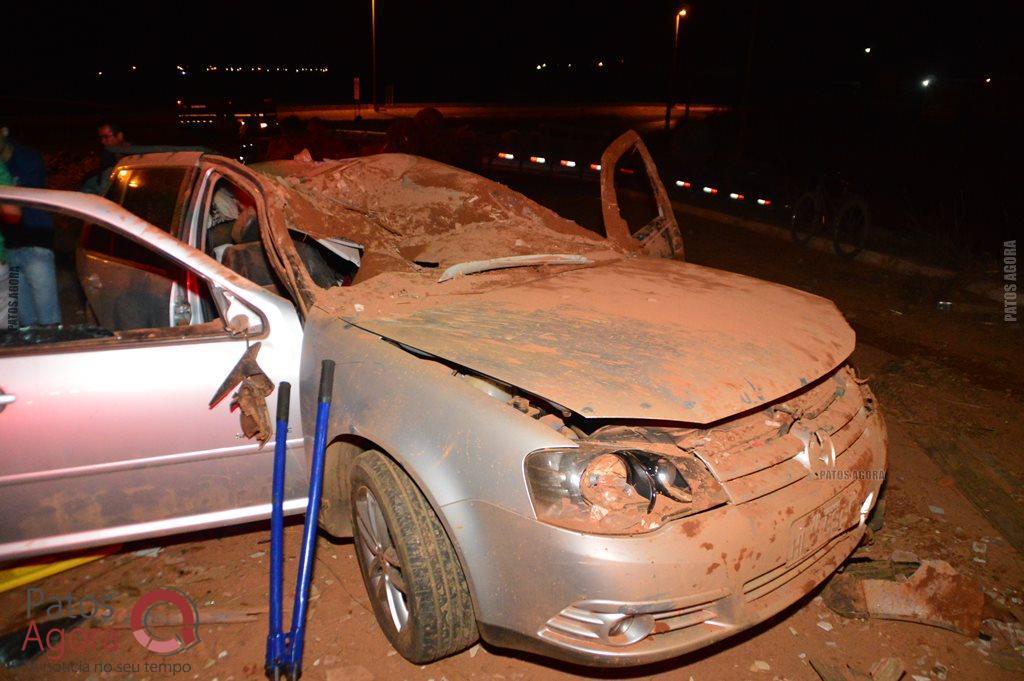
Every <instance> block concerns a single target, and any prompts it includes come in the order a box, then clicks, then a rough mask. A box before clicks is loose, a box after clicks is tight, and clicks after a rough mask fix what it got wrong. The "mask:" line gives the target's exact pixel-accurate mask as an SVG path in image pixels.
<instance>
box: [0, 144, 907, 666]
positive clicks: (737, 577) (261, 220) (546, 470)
mask: <svg viewBox="0 0 1024 681" xmlns="http://www.w3.org/2000/svg"><path fill="white" fill-rule="evenodd" d="M634 148H635V149H638V150H639V151H640V153H641V156H642V157H643V158H644V160H645V162H646V161H649V155H647V154H646V150H645V149H642V143H641V142H639V139H638V138H636V137H635V135H626V136H624V137H623V138H621V139H620V140H617V141H616V142H615V143H613V145H612V147H610V148H609V150H608V152H606V155H605V158H603V159H602V165H603V167H604V169H603V170H602V172H603V173H605V172H608V173H609V174H610V173H613V172H614V168H615V166H616V162H617V160H618V159H619V158H620V157H621V155H622V154H623V153H625V152H626V151H628V150H629V149H634ZM648 176H649V178H650V181H651V185H652V190H653V192H654V195H655V198H656V205H657V212H658V215H657V217H656V218H655V219H654V220H653V221H651V223H649V224H647V225H644V226H642V227H641V228H640V229H636V230H631V229H630V228H629V227H628V226H627V225H626V223H625V221H624V220H622V218H621V215H620V212H619V209H618V206H617V201H616V197H615V186H614V182H613V180H611V179H608V178H602V206H603V209H604V215H605V231H606V233H607V236H600V235H597V234H594V233H593V232H590V231H587V230H585V229H583V228H582V227H580V226H579V225H577V224H575V223H573V222H571V221H569V220H565V219H563V218H561V217H559V216H558V215H556V214H555V213H553V212H551V211H550V210H547V209H545V208H543V207H542V206H540V205H538V204H536V203H535V202H533V201H531V200H529V199H527V198H526V197H524V196H522V195H520V194H518V193H516V192H514V191H512V190H510V189H508V188H507V187H504V186H502V185H500V184H498V183H495V182H492V181H490V180H487V179H484V178H482V177H479V176H476V175H473V174H471V173H467V172H464V171H461V170H458V169H455V168H452V167H449V166H445V165H442V164H439V163H435V162H432V161H429V160H426V159H423V158H418V157H413V156H406V155H400V154H385V155H378V156H370V157H365V158H355V159H347V160H341V161H325V162H322V163H313V162H299V161H288V162H277V163H272V164H266V165H262V166H255V167H246V166H242V165H240V164H238V163H235V162H233V161H231V160H228V159H224V158H219V157H214V156H208V155H203V154H200V153H176V154H151V155H145V156H139V157H134V158H126V159H124V160H123V161H122V164H121V166H119V168H118V169H116V171H115V176H114V181H113V183H112V188H111V191H110V193H109V194H108V198H107V199H100V198H96V197H87V196H84V195H79V194H71V193H63V192H47V191H33V190H23V189H12V188H2V189H0V201H4V202H16V203H22V204H26V205H36V206H41V207H46V208H49V209H53V210H55V211H59V212H63V213H66V214H70V215H72V216H75V217H76V218H77V219H80V220H83V221H84V223H85V224H86V227H85V229H84V230H83V235H82V241H81V245H80V249H79V255H78V268H77V269H78V273H79V277H80V279H81V281H82V284H83V289H84V291H85V297H86V298H87V300H88V303H89V308H90V310H91V314H92V315H93V316H94V318H93V320H92V326H93V327H95V328H98V329H102V330H105V331H106V333H105V334H98V335H97V336H96V337H89V338H72V339H66V338H65V339H57V340H55V341H54V342H50V343H36V344H30V345H17V344H14V345H12V346H11V347H5V348H0V388H2V390H3V391H4V394H5V395H10V396H11V399H10V400H8V401H7V402H6V403H5V405H4V407H3V409H4V410H3V412H2V413H0V443H2V456H3V460H4V468H3V474H2V475H0V486H3V487H4V488H5V489H4V494H3V496H2V497H0V512H2V513H3V515H4V517H5V519H6V521H5V523H4V526H3V528H2V530H0V533H2V536H0V557H3V558H12V557H19V556H27V555H33V554H38V553H42V552H46V551H55V550H61V549H67V548H75V547H82V546H89V545H96V544H100V543H109V542H111V541H120V540H122V539H128V538H137V537H143V536H151V535H156V534H167V533H171V532H177V531H182V530H188V529H194V528H197V527H209V526H214V525H223V524H228V523H234V522H241V521H244V520H250V519H254V518H261V517H266V516H267V515H269V503H268V501H269V497H270V494H269V484H270V477H271V475H270V474H271V461H270V454H269V452H268V451H267V450H265V449H261V447H260V443H261V442H263V441H266V439H267V438H269V437H271V435H272V427H273V424H272V423H271V422H270V421H269V419H268V418H267V417H266V414H267V410H268V408H269V409H272V408H273V405H274V402H275V400H276V392H274V391H273V386H274V385H275V384H277V383H279V382H280V381H283V380H288V381H291V382H292V383H293V384H297V385H298V386H299V388H300V394H301V400H300V402H301V404H296V403H295V401H293V409H294V410H296V414H294V418H293V421H292V422H293V423H295V424H299V423H301V424H302V425H301V432H299V428H298V426H293V428H295V430H296V432H293V433H290V443H291V445H292V451H291V457H290V460H289V466H291V467H292V471H290V474H289V480H293V481H295V480H299V479H301V478H304V477H305V468H304V466H305V463H306V458H305V457H306V454H307V453H308V452H309V451H310V449H311V436H312V432H313V428H312V421H313V418H314V414H315V400H316V390H317V377H316V373H317V368H318V367H319V365H320V362H321V360H323V359H332V360H334V361H335V362H336V363H337V370H336V378H335V380H336V384H335V408H334V411H333V413H332V415H331V417H332V418H331V424H330V435H329V438H330V442H331V444H330V446H329V448H328V454H327V457H328V458H327V471H326V477H325V489H324V508H323V510H322V514H321V518H320V524H321V526H322V528H323V529H324V530H325V531H327V532H329V533H331V534H334V535H337V536H353V537H354V541H355V548H356V554H357V557H358V560H359V565H360V568H361V570H362V574H363V578H364V581H365V584H366V588H367V591H368V593H369V595H370V599H371V602H372V603H373V607H374V612H375V614H376V617H377V620H378V622H379V624H380V626H381V628H382V630H383V631H384V633H385V634H386V636H387V637H388V639H389V640H390V642H391V643H392V644H393V645H394V647H395V648H396V649H397V650H398V651H399V652H400V653H401V654H402V655H403V656H405V657H406V658H407V659H409V660H411V661H413V662H417V663H425V662H429V661H432V660H437V659H439V658H441V657H444V656H446V655H450V654H452V653H455V652H457V651H459V650H462V649H464V648H466V647H468V646H469V645H471V644H472V643H473V642H474V641H476V640H477V639H478V638H479V637H482V638H483V639H484V640H486V641H488V642H489V643H492V644H495V645H498V646H504V647H510V648H515V649H519V650H527V651H533V652H537V653H540V654H543V655H547V656H552V657H556V658H561V659H564V660H570V661H574V662H579V663H584V664H591V665H606V666H607V665H634V664H642V663H647V662H653V661H656V660H661V659H665V658H669V657H673V656H677V655H680V654H682V653H685V652H687V651H690V650H694V649H696V648H699V647H701V646H705V645H708V644H710V643H712V642H714V641H717V640H720V639H723V638H725V637H727V636H730V635H732V634H735V633H737V632H739V631H742V630H743V629H745V628H747V627H749V626H751V625H753V624H755V623H757V622H761V621H763V620H765V619H767V618H769V617H771V616H772V615H774V614H775V613H778V612H779V611H781V610H782V609H784V608H785V607H787V606H788V605H790V604H791V603H793V602H794V601H796V600H797V599H799V598H800V597H801V596H803V595H804V594H806V593H808V592H809V591H811V590H813V589H814V588H815V587H816V586H817V585H818V584H820V583H821V582H822V581H823V580H824V579H825V578H826V577H827V576H828V575H829V574H831V572H832V571H833V570H834V569H835V568H836V567H837V566H838V565H839V564H840V563H841V562H842V561H843V560H844V559H845V558H846V557H847V556H848V555H849V554H850V553H851V552H852V551H853V549H854V548H855V547H856V546H857V544H858V543H859V542H860V540H861V538H862V536H863V535H864V533H865V531H866V526H865V523H866V520H867V518H868V515H869V514H870V512H871V510H872V507H873V505H874V503H875V501H876V500H877V496H878V493H879V489H880V486H881V483H882V477H883V475H884V471H885V467H886V449H887V443H886V432H885V426H884V423H883V420H882V417H881V415H880V413H879V411H878V407H877V404H876V401H875V399H874V397H873V396H872V393H871V391H870V390H869V389H868V387H867V386H866V385H865V384H864V382H863V381H861V380H859V379H858V378H857V376H856V374H855V373H854V371H853V370H852V369H851V368H850V367H849V365H848V360H849V357H850V354H851V353H852V351H853V348H854V333H853V330H852V329H851V328H850V326H849V325H848V324H847V323H846V321H845V320H844V319H843V317H842V315H841V314H840V312H839V311H838V310H837V309H836V307H835V306H834V305H833V304H832V303H831V302H829V301H827V300H824V299H822V298H818V297H816V296H813V295H810V294H807V293H803V292H800V291H796V290H793V289H790V288H787V287H784V286H779V285H776V284H771V283H767V282H764V281H759V280H756V279H752V278H749V277H745V276H741V275H738V274H733V273H729V272H723V271H718V270H714V269H709V268H706V267H701V266H698V265H693V264H689V263H686V262H684V261H683V260H682V258H683V240H682V236H681V234H680V232H679V229H678V226H677V225H676V222H675V218H674V216H673V214H672V211H671V205H670V203H669V202H668V198H667V195H666V194H665V191H664V188H663V187H662V186H661V183H660V181H659V180H658V177H657V171H656V169H655V168H654V166H653V163H650V164H649V165H648ZM147 188H148V189H149V190H150V195H149V196H142V195H143V194H145V193H146V190H147ZM154 188H160V189H159V191H153V190H154ZM118 204H120V205H118ZM133 214H134V215H133ZM136 215H137V216H139V217H136ZM140 218H143V219H140ZM666 256H668V257H666ZM154 257H155V258H156V260H154ZM156 261H160V262H163V261H166V262H167V263H170V264H169V265H168V266H166V267H164V266H161V265H159V264H158V262H156ZM254 348H255V350H254ZM240 360H241V361H240ZM231 394H234V399H233V400H232V401H233V403H234V405H235V406H236V407H237V409H236V411H237V412H238V414H240V415H241V419H242V422H241V425H239V420H238V414H235V413H233V412H232V410H231V409H232V405H231V403H232V401H229V400H228V399H227V396H228V395H231ZM211 403H212V406H211ZM300 417H301V418H300ZM304 494H305V490H304V489H303V488H302V486H301V485H299V484H296V485H295V486H294V487H293V488H292V489H289V491H288V502H287V504H288V506H287V507H288V508H289V509H290V510H291V511H297V510H299V509H301V507H302V505H303V503H304V499H303V496H304Z"/></svg>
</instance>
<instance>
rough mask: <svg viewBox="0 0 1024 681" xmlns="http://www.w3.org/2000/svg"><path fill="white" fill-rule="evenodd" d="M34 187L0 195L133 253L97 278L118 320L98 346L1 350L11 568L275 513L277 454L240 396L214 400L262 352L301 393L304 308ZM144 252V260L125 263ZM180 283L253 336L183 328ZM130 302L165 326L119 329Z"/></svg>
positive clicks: (300, 495) (95, 331)
mask: <svg viewBox="0 0 1024 681" xmlns="http://www.w3.org/2000/svg"><path fill="white" fill-rule="evenodd" d="M27 191H28V190H23V189H17V188H14V189H4V190H0V194H5V195H7V196H8V198H10V195H11V194H14V195H16V198H21V199H25V198H28V199H29V200H31V201H34V202H36V203H37V204H38V203H43V204H45V207H48V208H51V209H55V210H57V211H58V212H60V213H63V214H65V215H68V214H70V215H72V216H74V217H76V218H79V219H83V220H85V221H86V222H87V223H91V224H92V225H93V227H92V228H90V229H96V230H102V232H103V238H104V239H106V240H107V241H108V243H110V245H111V248H112V249H113V250H114V252H116V253H120V254H121V255H123V256H126V257H122V258H120V260H119V262H118V263H116V265H117V267H116V268H110V269H106V270H102V271H100V276H105V277H106V278H104V279H102V281H101V284H102V291H101V292H100V293H101V295H102V296H105V297H106V298H107V299H108V301H109V302H110V306H109V309H110V310H113V311H114V312H112V313H111V316H110V317H109V318H108V319H107V320H106V322H107V324H108V325H104V324H103V323H101V324H99V326H95V325H94V326H91V327H88V328H90V329H91V331H90V333H91V334H92V335H93V336H94V337H91V338H78V339H76V338H73V337H69V336H68V335H67V334H69V333H70V334H71V336H74V332H75V331H74V329H66V330H64V332H63V333H65V335H64V336H60V335H59V334H58V337H57V338H55V339H53V340H52V342H46V341H45V338H44V341H43V342H35V343H31V342H30V343H25V342H22V343H20V344H15V345H13V346H9V347H0V461H2V466H0V515H2V517H3V518H4V522H3V523H0V560H6V559H12V558H18V557H24V556H28V555H33V554H39V553H48V552H53V551H58V550H67V549H73V548H79V547H84V546H91V545H99V544H106V543H111V542H115V541H123V540H127V539H136V538H140V537H146V536H153V535H161V534H169V533H174V532H179V531H183V530H188V529H198V528H203V527H211V526H217V525H225V524H232V523H238V522H245V521H249V520H253V519H257V518H261V517H266V516H267V515H269V500H270V480H271V471H272V446H270V447H261V446H260V444H259V443H257V442H255V441H252V440H249V439H247V438H246V437H245V435H244V434H243V433H242V432H241V431H242V428H241V427H240V424H239V414H238V412H237V411H236V412H232V410H231V408H230V405H229V402H230V399H224V400H222V401H221V402H219V403H217V404H215V405H213V406H212V407H211V406H210V400H211V397H212V396H213V395H214V393H215V392H217V390H218V388H219V387H220V386H221V384H222V382H224V380H225V378H226V377H227V376H228V374H229V373H230V372H231V371H232V369H233V368H234V366H235V365H236V363H237V362H238V361H239V359H240V358H241V357H242V356H243V354H244V353H246V351H247V350H249V349H250V348H252V347H253V346H254V345H255V344H256V343H259V346H260V347H259V350H258V354H257V355H256V361H257V362H258V365H259V367H260V368H261V369H262V371H263V372H264V373H265V374H266V375H267V376H268V377H269V378H270V380H271V381H272V382H273V383H274V384H275V385H276V384H278V383H279V382H281V381H290V382H292V383H293V384H296V385H297V381H298V369H299V356H300V352H301V336H302V329H301V326H300V323H299V319H298V317H297V315H296V312H295V309H294V307H293V306H292V305H291V303H289V302H288V301H286V300H284V299H283V298H281V297H279V296H276V295H274V294H272V293H270V292H268V291H265V290H263V289H261V288H260V287H259V286H256V285H254V284H252V283H251V282H248V281H246V280H244V279H243V278H241V277H239V276H238V275H237V274H235V273H233V272H231V271H230V270H228V269H226V268H224V267H223V266H221V265H219V264H218V263H217V262H216V261H214V260H212V259H211V258H209V257H207V256H205V255H203V254H202V253H200V252H199V251H197V250H196V249H194V248H191V247H189V246H187V245H186V244H184V243H182V242H181V241H180V240H178V239H175V238H174V237H172V236H170V235H169V234H168V233H167V230H166V229H164V228H162V226H153V225H149V224H147V223H145V222H143V221H141V220H139V219H138V218H136V217H134V216H132V215H130V214H128V213H127V212H125V211H121V210H120V209H118V208H117V206H114V205H112V204H110V203H109V202H107V201H106V200H104V199H100V198H98V197H92V196H87V195H83V194H74V193H69V192H50V191H42V192H35V193H32V192H29V193H28V194H26V192H27ZM179 199H180V196H178V198H176V199H175V200H179ZM138 248H141V249H143V251H145V252H144V254H142V256H141V257H140V258H138V261H135V260H133V259H132V258H131V257H127V255H130V254H132V253H138V251H136V250H133V249H138ZM79 261H81V258H80V259H79ZM131 270H140V271H142V272H143V273H144V275H145V276H144V277H143V279H142V280H143V281H147V282H148V284H149V285H148V286H143V287H142V288H140V289H136V288H132V285H131V283H130V282H132V281H140V279H138V275H136V274H135V273H134V272H132V271H131ZM112 272H118V273H121V274H123V275H124V276H121V274H119V275H118V276H111V273H112ZM91 273H93V274H95V273H97V271H96V270H94V271H93V272H91ZM182 273H184V274H187V275H189V277H191V279H192V280H193V281H196V282H200V284H201V285H202V286H204V287H205V290H207V291H208V292H209V294H210V295H211V296H212V297H213V298H215V299H216V300H218V301H220V303H221V305H220V307H221V308H222V312H223V311H224V310H225V309H226V305H225V303H230V304H231V305H232V306H233V307H232V308H231V310H232V312H231V315H230V316H232V317H234V316H235V314H236V313H240V316H241V318H243V319H244V318H248V319H249V323H248V330H243V329H244V328H245V327H246V324H242V325H241V326H239V324H238V318H236V319H235V323H234V324H233V325H232V328H233V330H229V329H228V325H227V324H226V322H225V320H224V318H223V317H218V318H215V319H211V320H209V321H200V322H198V323H197V322H196V321H195V319H194V318H195V315H185V316H179V317H177V318H175V317H174V315H173V311H172V310H171V308H169V307H168V305H169V302H170V300H171V299H170V297H167V298H162V296H164V294H165V293H166V294H167V295H168V296H170V294H171V289H172V287H173V286H174V285H175V282H176V281H177V280H178V279H179V278H180V276H181V274H182ZM153 291H159V295H157V296H155V297H154V296H152V295H150V294H151V293H152V292H153ZM140 296H141V297H142V300H141V302H140V301H139V297H140ZM95 299H96V297H95V296H93V297H90V302H92V301H93V300H95ZM126 306H127V307H132V306H135V307H139V308H142V309H143V315H142V318H145V319H161V320H162V322H163V323H162V324H158V325H155V326H144V327H133V328H118V324H119V322H118V320H119V319H122V317H119V316H118V315H117V314H114V313H116V311H117V310H118V309H119V308H122V309H123V308H124V307H126ZM161 310H163V311H164V312H163V317H161V316H160V315H161ZM96 312H97V317H99V316H101V315H100V313H99V310H96ZM83 328H85V327H83ZM104 332H106V335H104ZM32 333H35V331H34V330H32V331H27V332H22V335H23V336H24V335H25V334H28V337H29V340H31V334H32ZM87 335H88V334H87ZM44 336H45V334H42V335H41V336H40V337H44ZM69 338H70V339H69ZM23 340H24V339H23ZM276 397H277V392H276V390H275V391H274V392H273V393H271V394H270V395H269V396H268V397H267V400H266V401H267V403H268V404H267V407H268V410H269V413H271V414H272V413H274V410H275V408H276ZM295 402H296V403H294V404H293V405H292V419H291V422H292V423H293V424H295V425H294V426H293V427H292V428H291V429H290V433H289V438H288V442H289V476H288V480H289V484H288V489H287V491H286V500H287V501H286V508H287V509H288V510H289V511H294V510H298V509H301V508H302V507H303V505H304V499H305V495H306V478H307V476H306V474H305V459H304V451H303V443H302V433H301V428H300V426H299V424H300V418H299V415H298V404H297V400H296V401H295Z"/></svg>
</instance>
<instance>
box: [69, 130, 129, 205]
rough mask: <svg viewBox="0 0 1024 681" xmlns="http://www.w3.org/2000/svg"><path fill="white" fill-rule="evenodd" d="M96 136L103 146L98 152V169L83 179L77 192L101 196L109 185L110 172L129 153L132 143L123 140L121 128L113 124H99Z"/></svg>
mask: <svg viewBox="0 0 1024 681" xmlns="http://www.w3.org/2000/svg"><path fill="white" fill-rule="evenodd" d="M96 134H97V136H98V137H99V140H100V144H101V145H103V150H102V151H101V152H100V163H99V165H100V169H99V170H98V171H96V172H95V173H93V174H91V175H89V176H88V177H86V178H85V180H84V181H83V182H82V187H81V189H80V190H79V191H83V192H85V193H86V194H97V195H99V196H103V195H104V194H105V193H106V191H107V187H108V185H109V180H110V173H111V171H113V170H114V166H115V165H117V162H118V161H120V160H121V158H122V157H123V156H124V155H125V154H126V153H130V152H129V149H130V148H131V146H132V143H131V142H129V141H127V140H126V139H125V136H124V130H122V129H121V126H119V125H115V124H114V123H103V124H101V125H100V126H99V127H98V128H96Z"/></svg>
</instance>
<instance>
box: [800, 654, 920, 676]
mask: <svg viewBox="0 0 1024 681" xmlns="http://www.w3.org/2000/svg"><path fill="white" fill-rule="evenodd" d="M808 662H809V663H810V665H811V668H812V669H813V670H814V671H815V673H816V674H817V675H818V676H819V677H821V680H822V681H899V680H900V679H901V678H902V677H903V675H904V674H905V673H906V669H905V668H904V666H903V662H901V661H900V659H899V658H896V657H885V658H882V659H881V660H879V661H878V662H876V663H875V664H873V665H871V671H870V672H868V673H866V674H865V673H864V672H862V671H859V670H857V669H854V668H853V667H850V666H849V665H843V666H841V667H838V666H835V665H830V664H826V663H824V662H822V661H821V660H816V659H814V658H813V657H812V658H810V659H808Z"/></svg>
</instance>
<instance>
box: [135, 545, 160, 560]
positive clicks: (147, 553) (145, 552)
mask: <svg viewBox="0 0 1024 681" xmlns="http://www.w3.org/2000/svg"><path fill="white" fill-rule="evenodd" d="M163 550H164V547H162V546H151V547H149V548H147V549H139V550H138V551H132V555H133V556H138V557H139V558H156V557H157V556H158V555H160V552H161V551H163Z"/></svg>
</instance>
